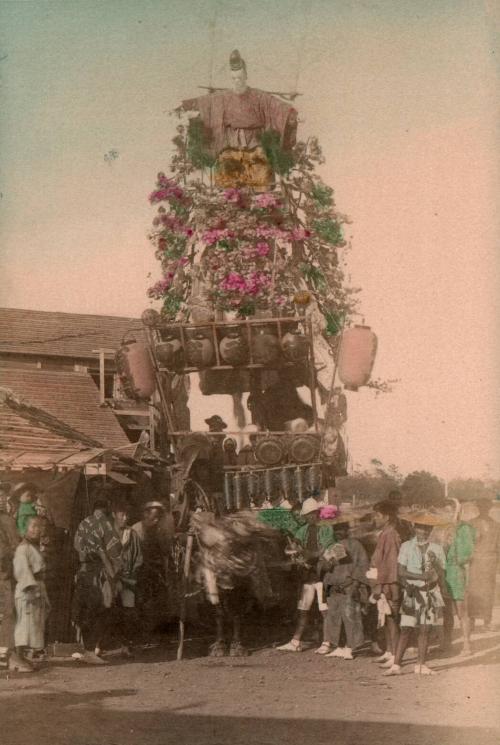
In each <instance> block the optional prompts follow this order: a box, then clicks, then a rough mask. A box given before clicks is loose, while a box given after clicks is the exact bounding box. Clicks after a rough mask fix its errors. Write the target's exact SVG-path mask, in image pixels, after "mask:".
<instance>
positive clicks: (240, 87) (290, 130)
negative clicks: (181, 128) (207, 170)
mask: <svg viewBox="0 0 500 745" xmlns="http://www.w3.org/2000/svg"><path fill="white" fill-rule="evenodd" d="M229 66H230V72H231V82H232V89H230V90H225V89H223V90H217V91H215V92H211V93H210V94H208V95H205V96H198V97H197V98H192V99H189V100H185V101H183V102H182V104H181V106H180V107H179V110H184V111H198V112H199V115H200V120H201V123H202V125H203V128H204V135H205V138H206V140H207V145H208V147H207V150H208V152H210V154H211V155H212V156H213V157H215V158H216V157H217V156H219V162H218V169H217V173H216V183H217V185H218V186H220V187H230V186H239V185H246V186H253V187H261V188H266V187H268V186H269V184H270V181H271V178H272V172H271V168H270V164H269V163H267V160H266V157H265V154H264V151H263V149H262V147H261V142H260V136H261V135H262V134H263V133H264V132H266V131H270V130H272V131H274V132H276V133H277V134H278V136H279V141H280V144H281V145H282V147H283V148H284V149H290V148H291V147H293V145H294V144H295V135H296V130H297V112H296V111H295V109H294V108H293V107H292V106H290V104H289V103H285V102H284V101H281V100H280V99H279V98H276V96H273V95H272V94H271V93H267V92H266V91H261V90H258V89H257V88H249V87H248V85H247V68H246V64H245V62H244V60H243V59H242V58H241V56H240V53H239V52H238V51H237V50H234V51H233V52H232V53H231V56H230V58H229ZM221 153H222V157H220V154H221Z"/></svg>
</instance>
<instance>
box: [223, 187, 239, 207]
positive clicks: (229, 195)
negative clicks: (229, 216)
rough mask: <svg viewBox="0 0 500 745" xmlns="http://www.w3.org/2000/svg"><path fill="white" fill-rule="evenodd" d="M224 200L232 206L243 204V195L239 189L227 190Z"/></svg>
mask: <svg viewBox="0 0 500 745" xmlns="http://www.w3.org/2000/svg"><path fill="white" fill-rule="evenodd" d="M224 199H225V200H226V202H230V203H231V204H242V201H243V194H242V193H241V191H240V190H239V189H226V191H225V192H224Z"/></svg>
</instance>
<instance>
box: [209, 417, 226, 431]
mask: <svg viewBox="0 0 500 745" xmlns="http://www.w3.org/2000/svg"><path fill="white" fill-rule="evenodd" d="M205 423H206V424H208V426H210V425H211V424H218V425H219V427H222V428H223V429H227V424H226V422H225V421H224V419H222V417H220V416H219V415H218V414H214V415H213V416H209V417H208V419H205Z"/></svg>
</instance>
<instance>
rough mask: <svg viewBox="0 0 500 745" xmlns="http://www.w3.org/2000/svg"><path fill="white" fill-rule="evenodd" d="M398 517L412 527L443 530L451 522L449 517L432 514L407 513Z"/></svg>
mask: <svg viewBox="0 0 500 745" xmlns="http://www.w3.org/2000/svg"><path fill="white" fill-rule="evenodd" d="M400 517H401V518H402V519H403V520H406V521H407V522H409V523H412V524H413V525H419V526H420V525H421V526H422V527H424V528H438V527H439V528H443V527H445V526H446V525H449V524H450V522H452V520H450V518H449V517H447V516H445V515H437V514H435V513H433V512H407V513H406V514H405V515H400Z"/></svg>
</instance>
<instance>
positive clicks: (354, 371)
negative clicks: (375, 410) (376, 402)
mask: <svg viewBox="0 0 500 745" xmlns="http://www.w3.org/2000/svg"><path fill="white" fill-rule="evenodd" d="M376 353H377V337H376V336H375V334H374V333H373V331H372V330H371V328H370V327H369V326H353V327H352V328H349V329H346V331H344V333H343V334H342V342H341V345H340V355H339V377H340V379H341V381H342V382H343V384H344V386H345V388H346V389H347V390H348V391H357V390H358V388H359V387H360V386H362V385H366V384H367V383H368V381H369V380H370V375H371V372H372V369H373V363H374V362H375V355H376Z"/></svg>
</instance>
